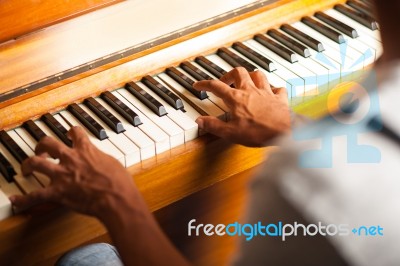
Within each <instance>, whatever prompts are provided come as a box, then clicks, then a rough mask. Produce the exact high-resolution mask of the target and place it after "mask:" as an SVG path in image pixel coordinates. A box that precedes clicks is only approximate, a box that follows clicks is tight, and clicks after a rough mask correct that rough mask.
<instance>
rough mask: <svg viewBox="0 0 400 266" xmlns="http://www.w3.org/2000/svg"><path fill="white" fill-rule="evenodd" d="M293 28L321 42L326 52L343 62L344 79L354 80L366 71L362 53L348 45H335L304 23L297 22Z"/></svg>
mask: <svg viewBox="0 0 400 266" xmlns="http://www.w3.org/2000/svg"><path fill="white" fill-rule="evenodd" d="M292 26H293V27H295V28H297V29H298V30H300V31H303V32H304V33H306V34H308V35H310V36H313V37H315V38H316V39H318V40H319V41H321V42H322V43H323V45H324V47H325V49H326V50H329V52H330V53H334V54H332V57H333V58H337V59H339V60H341V61H343V62H341V64H342V75H341V77H342V79H343V78H344V77H345V76H348V77H351V78H353V79H354V78H357V77H358V75H357V73H356V72H357V71H359V70H363V69H364V56H363V55H362V54H361V53H359V52H357V51H355V50H354V49H353V48H352V47H350V46H349V45H347V43H342V44H338V43H335V42H334V41H332V40H330V39H329V38H327V37H325V36H324V35H322V34H320V33H319V32H317V31H316V30H314V29H312V28H310V27H308V26H307V25H305V24H304V23H302V22H296V23H294V24H292ZM358 60H360V61H358Z"/></svg>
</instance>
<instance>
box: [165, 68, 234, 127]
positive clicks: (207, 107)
mask: <svg viewBox="0 0 400 266" xmlns="http://www.w3.org/2000/svg"><path fill="white" fill-rule="evenodd" d="M158 77H159V78H160V79H161V80H162V81H163V82H164V84H166V85H167V86H168V87H169V88H171V89H172V90H174V91H175V92H176V93H177V94H178V95H180V96H181V97H182V98H184V99H185V101H186V102H189V103H190V104H192V105H194V106H196V107H197V108H199V109H200V110H201V111H199V112H203V113H204V114H207V115H210V116H214V117H218V118H219V119H221V120H223V121H226V119H227V117H226V113H225V112H224V110H222V109H221V108H219V107H218V106H217V105H215V104H214V103H213V102H212V101H210V100H209V99H204V100H200V99H198V98H197V97H196V96H194V95H193V94H192V93H191V92H190V91H188V90H187V89H185V88H184V87H182V86H181V85H180V84H179V83H178V82H176V81H175V80H173V79H172V78H171V77H169V76H168V75H167V74H165V73H160V74H159V75H158Z"/></svg>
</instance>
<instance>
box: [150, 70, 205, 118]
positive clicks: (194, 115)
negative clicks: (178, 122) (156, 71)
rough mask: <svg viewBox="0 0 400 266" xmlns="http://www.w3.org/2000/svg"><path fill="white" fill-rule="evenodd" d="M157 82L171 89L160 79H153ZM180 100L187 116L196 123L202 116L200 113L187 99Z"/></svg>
mask: <svg viewBox="0 0 400 266" xmlns="http://www.w3.org/2000/svg"><path fill="white" fill-rule="evenodd" d="M153 78H154V79H155V80H157V81H158V82H160V83H161V84H162V85H163V86H165V87H166V88H169V87H168V85H167V84H165V83H164V81H162V80H161V79H160V78H159V77H153ZM180 99H181V100H182V103H183V105H184V106H185V111H186V113H185V114H186V115H187V116H189V117H190V119H192V120H193V121H196V119H197V118H198V117H199V116H201V114H200V113H199V112H197V111H196V109H194V108H193V106H191V105H190V104H189V103H188V102H187V101H186V100H185V99H182V97H180Z"/></svg>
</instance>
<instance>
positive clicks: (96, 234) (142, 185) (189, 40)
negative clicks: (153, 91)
mask: <svg viewBox="0 0 400 266" xmlns="http://www.w3.org/2000/svg"><path fill="white" fill-rule="evenodd" d="M82 2H86V1H82ZM89 2H90V1H89ZM92 2H93V1H92ZM113 2H120V1H94V2H93V3H98V5H95V7H93V6H91V7H87V6H84V7H83V9H84V10H81V11H79V12H81V13H84V12H86V11H91V10H92V9H94V8H97V7H100V6H101V7H102V6H103V5H111V3H113ZM165 2H167V1H165ZM344 2H345V1H343V0H326V1H316V0H280V1H270V2H268V1H264V2H263V3H264V4H263V5H262V6H260V7H259V8H257V9H254V10H250V11H248V12H246V13H243V14H239V15H237V16H233V17H230V18H227V19H226V20H221V21H219V22H218V23H216V24H213V25H210V26H209V27H204V28H201V29H198V30H196V31H193V32H189V33H188V34H186V35H185V34H183V35H181V36H177V37H176V38H174V39H169V40H167V41H165V42H160V43H157V44H156V45H150V44H151V42H149V43H148V44H147V46H146V48H145V49H143V50H141V51H138V52H137V53H133V54H131V55H128V56H125V57H124V56H122V57H121V58H120V59H118V60H115V61H112V62H109V63H106V64H103V65H100V66H98V67H93V68H88V69H87V70H86V71H82V72H80V73H79V74H77V75H73V76H70V77H66V78H65V79H61V80H59V81H56V82H53V83H51V84H47V85H44V86H43V87H40V88H38V89H35V90H32V91H29V92H28V93H22V94H18V95H17V96H16V97H12V98H9V99H6V100H5V101H2V102H0V129H5V130H8V129H12V128H15V127H17V126H20V125H21V124H22V123H23V122H25V121H27V120H29V119H36V118H39V117H41V116H42V115H43V114H45V113H56V112H58V111H60V110H62V109H65V108H66V106H67V105H69V104H71V103H80V102H82V101H83V100H84V99H86V98H88V97H94V96H98V95H100V94H101V93H102V92H104V91H112V90H115V89H117V88H120V87H122V86H123V85H124V84H125V83H126V82H128V81H137V80H140V79H141V78H142V77H143V76H145V75H153V74H156V73H160V72H163V71H164V70H165V69H166V68H167V67H170V66H175V67H176V66H178V65H179V63H181V62H183V61H185V60H193V59H194V58H195V57H196V56H199V55H207V54H209V53H213V52H216V50H217V49H218V48H220V47H228V46H230V45H232V43H234V42H236V41H243V40H246V39H248V38H250V36H253V35H254V34H256V33H265V31H266V30H268V29H272V28H276V27H279V26H280V25H281V24H283V23H288V22H294V21H298V20H299V19H300V18H301V17H303V16H305V15H312V14H313V13H315V12H316V11H319V10H324V9H327V8H332V7H333V5H335V4H337V3H344ZM119 4H121V5H123V4H126V3H124V2H122V3H119ZM119 4H116V5H113V6H118V5H119ZM113 6H111V7H113ZM108 8H110V7H106V8H104V9H101V10H98V11H102V10H106V9H108ZM85 10H86V11H85ZM0 11H1V9H0ZM14 12H20V11H18V10H14ZM96 12H97V11H95V12H92V13H89V14H87V15H88V16H90V18H91V19H92V20H94V21H96V19H100V17H96ZM72 13H73V14H77V13H76V12H75V13H74V12H72ZM63 17H64V18H65V15H64V16H63ZM9 18H10V17H9ZM76 19H79V17H77V18H74V19H71V20H68V21H65V22H62V23H59V24H55V25H53V26H52V27H51V29H50V30H43V31H37V32H34V33H32V34H30V35H28V36H26V37H23V38H20V39H17V40H11V41H8V42H6V43H3V44H0V58H4V59H5V60H6V61H3V62H7V64H4V63H2V62H0V77H1V78H0V95H6V94H8V93H12V92H14V91H15V90H16V89H17V88H21V87H22V88H23V86H24V85H26V84H30V83H32V82H35V81H39V80H41V79H43V75H44V76H46V75H47V74H48V75H47V76H52V75H53V72H54V71H55V70H54V69H53V67H54V65H52V64H50V61H52V60H58V58H62V57H68V58H71V60H73V61H74V62H75V63H76V66H79V65H84V64H87V63H88V62H83V61H79V60H80V56H79V55H80V54H82V53H90V51H89V50H85V48H80V49H79V48H76V49H73V50H70V51H69V52H70V53H68V54H67V53H65V54H63V53H59V52H60V51H63V50H62V48H61V50H57V53H56V50H53V49H51V48H49V49H47V50H46V49H42V48H43V47H44V48H46V47H50V46H52V45H59V46H62V42H61V39H59V38H61V37H60V36H62V33H63V31H74V28H73V27H77V25H76V23H75V22H76V21H75V20H76ZM57 22H58V21H57ZM50 24H52V23H50ZM50 24H49V22H45V23H44V24H42V25H44V26H47V25H50ZM116 25H117V24H116ZM21 32H23V31H21ZM4 36H5V35H2V37H4ZM9 36H10V37H13V36H11V35H9ZM4 38H7V37H4ZM96 38H97V37H96ZM98 38H99V39H98V40H99V41H102V40H103V41H104V40H105V39H104V38H107V37H105V36H102V34H99V36H98ZM44 40H45V41H46V42H47V43H41V42H44ZM39 44H40V47H41V53H31V51H38V50H37V49H38V45H39ZM106 50H107V49H106ZM108 51H109V53H112V52H115V51H113V45H112V44H111V45H110V47H109V48H108ZM44 53H47V55H46V56H45V58H46V59H41V56H42V58H43V54H44ZM16 54H18V57H15V55H16ZM105 55H107V54H105ZM21 58H24V60H22V59H21ZM25 59H26V60H25ZM43 60H45V61H43ZM46 60H49V64H46ZM59 61H60V63H59V64H58V65H57V67H56V68H57V69H56V70H57V71H58V72H59V73H61V72H63V71H66V70H68V67H67V65H63V60H59ZM37 62H41V63H40V64H39V65H38V63H37ZM26 69H28V70H29V71H27V72H25V73H23V70H26ZM46 73H47V74H46ZM306 109H307V108H306ZM307 110H308V111H310V112H312V108H309V107H308V109H307ZM307 110H305V111H306V112H307ZM322 113H323V111H319V113H318V114H319V115H322ZM276 149H277V147H266V148H247V147H243V146H240V145H235V144H231V143H228V142H227V141H224V140H222V139H219V138H217V137H214V136H211V135H204V136H201V137H200V138H198V139H195V140H193V141H190V142H188V143H185V144H184V145H181V146H179V147H176V148H173V149H171V150H170V151H167V152H164V153H162V154H159V155H157V156H156V157H154V158H150V159H147V160H145V161H143V162H141V163H139V164H136V165H133V166H131V167H129V168H128V169H127V170H128V171H129V172H130V173H131V175H132V178H133V179H134V181H135V183H136V184H137V186H138V188H139V190H140V191H141V193H142V194H143V197H144V198H145V200H146V202H147V204H148V206H149V209H150V210H151V211H153V212H155V215H156V217H157V219H158V220H159V221H160V222H161V226H162V227H163V226H164V225H165V224H166V223H169V222H170V221H171V219H172V220H173V219H179V218H180V216H181V215H180V214H179V212H177V210H178V209H179V208H175V207H174V206H176V205H175V204H185V200H186V199H188V198H190V197H192V198H193V196H190V195H193V194H194V193H195V194H194V195H207V196H206V197H205V198H206V199H210V198H213V197H210V195H213V196H215V197H216V198H217V199H218V201H216V202H210V201H209V200H205V201H204V204H203V205H202V208H203V209H204V210H211V209H212V208H214V207H216V206H230V208H232V212H229V213H225V214H221V217H222V216H224V215H227V216H224V217H225V218H224V219H227V218H226V217H229V219H239V217H241V215H240V210H242V206H243V200H244V199H245V184H246V183H247V182H248V180H249V178H251V176H252V174H253V173H254V171H255V169H256V168H257V166H258V165H260V164H261V163H262V161H263V160H265V159H266V158H267V157H268V155H269V154H271V153H272V152H273V151H274V150H276ZM224 186H228V187H225V188H224ZM221 191H227V192H226V193H227V194H226V195H227V197H226V200H225V201H224V199H223V198H222V197H217V196H218V195H216V194H215V193H217V194H218V193H220V192H221ZM235 195H237V197H236V201H235V202H236V203H237V204H234V205H230V204H231V203H232V200H234V199H235ZM194 198H196V196H194ZM199 198H200V196H199ZM230 202H231V203H230ZM197 204H198V205H201V203H199V202H197ZM194 218H196V217H194ZM213 219H215V220H216V221H218V219H219V218H218V215H217V214H215V217H214V218H213ZM167 227H168V226H165V228H167ZM181 229H182V230H186V228H181ZM167 233H168V232H167ZM96 241H106V242H110V238H109V236H108V235H107V231H106V229H105V228H104V227H103V226H102V225H101V224H100V223H99V222H98V221H97V220H96V219H94V218H91V217H87V216H84V215H81V214H77V213H73V212H71V211H68V210H65V209H62V208H60V207H55V206H41V207H40V208H36V209H33V210H31V211H30V212H28V213H24V214H17V215H15V216H12V217H10V218H8V219H6V220H4V221H1V222H0V243H1V245H0V264H1V265H51V264H52V263H54V262H55V260H57V258H58V257H59V256H61V255H62V254H63V253H64V252H66V251H68V250H69V249H71V248H74V247H77V246H80V245H83V244H87V243H93V242H96ZM223 241H228V240H223ZM232 241H233V239H231V240H229V241H228V242H229V245H228V246H229V250H228V249H224V248H223V247H221V250H223V251H221V252H223V253H224V254H225V255H223V256H222V257H223V258H227V254H228V253H229V252H231V251H232V248H233V247H234V244H233V242H232ZM228 242H226V243H228ZM221 243H222V242H221ZM202 255H204V254H202ZM214 255H215V257H214V258H213V255H212V254H211V255H210V254H209V255H208V256H206V257H204V256H203V260H201V259H200V258H199V257H200V256H199V254H197V255H196V254H194V253H192V255H190V254H189V253H188V256H189V257H191V258H193V259H194V260H195V261H196V260H197V259H199V260H198V262H199V263H201V264H207V265H212V264H213V261H214V263H215V262H221V260H220V259H216V258H217V257H220V254H218V250H217V249H216V252H215V254H214ZM196 256H197V257H196ZM204 258H207V259H209V261H205V260H204ZM225 262H226V261H225Z"/></svg>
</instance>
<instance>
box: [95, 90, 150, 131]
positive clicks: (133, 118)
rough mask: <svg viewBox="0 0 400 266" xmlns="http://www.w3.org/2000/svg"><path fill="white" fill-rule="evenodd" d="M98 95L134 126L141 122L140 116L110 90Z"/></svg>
mask: <svg viewBox="0 0 400 266" xmlns="http://www.w3.org/2000/svg"><path fill="white" fill-rule="evenodd" d="M100 97H101V98H102V99H103V100H104V101H106V102H107V103H108V104H109V105H110V106H111V107H112V108H114V109H115V110H116V111H117V112H118V113H119V114H120V115H122V116H123V117H124V118H125V119H126V120H128V122H129V123H131V124H132V125H134V126H135V127H137V126H139V125H141V124H142V121H141V120H140V117H139V116H138V115H137V114H136V113H135V112H134V111H133V110H132V109H130V108H129V107H128V106H126V105H125V104H124V103H123V102H121V100H120V99H118V98H117V97H115V95H114V94H112V93H111V92H109V91H105V92H103V93H102V94H101V95H100Z"/></svg>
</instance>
